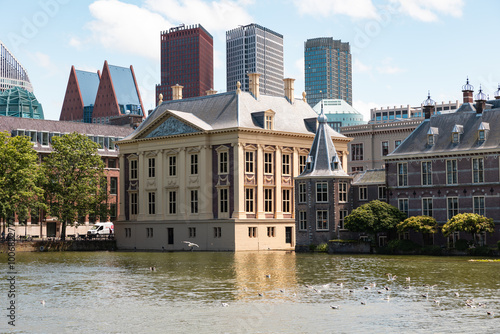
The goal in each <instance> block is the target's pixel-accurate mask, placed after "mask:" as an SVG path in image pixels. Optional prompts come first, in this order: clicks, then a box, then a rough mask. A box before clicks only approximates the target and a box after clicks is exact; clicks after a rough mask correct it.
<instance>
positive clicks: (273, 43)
mask: <svg viewBox="0 0 500 334" xmlns="http://www.w3.org/2000/svg"><path fill="white" fill-rule="evenodd" d="M226 68H227V73H226V75H227V78H226V83H227V91H228V92H230V91H234V90H236V82H238V81H239V82H240V83H241V90H243V91H247V92H248V91H249V78H248V76H247V74H248V73H258V74H260V75H261V76H260V84H259V87H260V88H259V92H260V94H263V95H274V96H283V75H284V69H283V35H280V34H278V33H276V32H274V31H272V30H270V29H267V28H264V27H262V26H260V25H258V24H249V25H247V26H239V27H238V28H236V29H233V30H229V31H227V32H226Z"/></svg>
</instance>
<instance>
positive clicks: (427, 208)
mask: <svg viewBox="0 0 500 334" xmlns="http://www.w3.org/2000/svg"><path fill="white" fill-rule="evenodd" d="M433 210H434V202H433V198H432V197H423V198H422V216H429V217H432V216H433V214H434V212H433Z"/></svg>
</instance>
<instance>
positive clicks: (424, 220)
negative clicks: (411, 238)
mask: <svg viewBox="0 0 500 334" xmlns="http://www.w3.org/2000/svg"><path fill="white" fill-rule="evenodd" d="M437 225H438V224H437V222H436V219H434V218H432V217H429V216H413V217H408V218H406V219H405V220H403V221H402V222H400V223H399V224H398V225H397V226H396V227H397V229H398V232H399V233H403V232H406V231H408V230H413V231H415V232H420V233H436V231H437Z"/></svg>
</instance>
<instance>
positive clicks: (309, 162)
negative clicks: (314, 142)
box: [306, 155, 313, 170]
mask: <svg viewBox="0 0 500 334" xmlns="http://www.w3.org/2000/svg"><path fill="white" fill-rule="evenodd" d="M312 161H313V159H312V157H311V156H310V155H308V156H307V161H306V169H308V170H309V169H311V165H312Z"/></svg>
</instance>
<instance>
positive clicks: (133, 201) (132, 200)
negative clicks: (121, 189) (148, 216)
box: [130, 193, 138, 216]
mask: <svg viewBox="0 0 500 334" xmlns="http://www.w3.org/2000/svg"><path fill="white" fill-rule="evenodd" d="M137 209H138V207H137V193H130V214H131V215H133V216H135V215H136V214H137V211H138V210H137Z"/></svg>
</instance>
